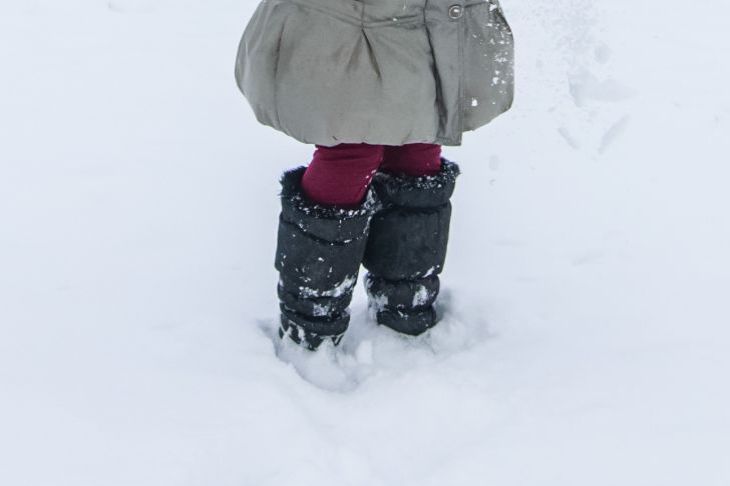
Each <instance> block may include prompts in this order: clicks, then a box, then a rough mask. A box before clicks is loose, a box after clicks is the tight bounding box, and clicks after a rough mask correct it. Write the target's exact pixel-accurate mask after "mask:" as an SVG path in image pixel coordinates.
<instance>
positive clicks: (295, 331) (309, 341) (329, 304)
mask: <svg viewBox="0 0 730 486" xmlns="http://www.w3.org/2000/svg"><path fill="white" fill-rule="evenodd" d="M304 170H305V168H304V167H300V168H298V169H294V170H291V171H288V172H286V173H285V174H284V175H283V176H282V179H281V185H282V192H281V215H280V217H279V232H278V243H277V250H276V262H275V266H276V269H277V270H279V285H278V294H279V301H280V309H281V327H280V329H279V335H280V337H282V338H284V337H285V336H289V337H290V338H291V339H292V340H293V341H295V342H296V343H298V344H300V345H302V346H304V347H306V348H309V349H311V350H314V349H316V348H317V347H318V346H319V345H320V344H321V343H322V342H324V341H325V340H327V339H330V340H332V341H333V342H334V343H335V344H338V343H339V342H340V340H341V338H342V335H343V333H344V332H345V330H346V329H347V326H348V324H349V322H350V315H349V312H348V310H347V308H348V306H349V305H350V301H351V300H352V291H353V288H354V287H355V284H356V282H357V274H358V271H359V269H360V263H361V262H362V257H363V252H364V251H365V245H366V243H367V234H368V227H369V224H370V220H371V218H372V216H373V214H374V212H375V198H374V195H373V192H372V191H368V194H367V196H366V199H365V201H364V202H363V203H362V204H361V205H360V206H359V207H357V208H354V209H344V208H336V207H331V206H323V205H319V204H315V203H313V202H311V201H310V200H308V199H306V197H305V196H304V195H303V194H302V192H301V180H302V175H303V174H304Z"/></svg>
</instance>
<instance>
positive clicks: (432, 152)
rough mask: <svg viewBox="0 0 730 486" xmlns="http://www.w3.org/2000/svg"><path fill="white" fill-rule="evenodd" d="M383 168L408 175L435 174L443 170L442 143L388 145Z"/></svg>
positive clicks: (393, 172)
mask: <svg viewBox="0 0 730 486" xmlns="http://www.w3.org/2000/svg"><path fill="white" fill-rule="evenodd" d="M380 168H381V170H383V171H384V172H389V173H391V174H397V175H406V176H416V177H418V176H425V175H435V174H438V173H439V171H440V170H441V145H435V144H431V143H409V144H406V145H400V146H392V145H389V146H386V147H385V148H384V153H383V163H382V165H381V167H380Z"/></svg>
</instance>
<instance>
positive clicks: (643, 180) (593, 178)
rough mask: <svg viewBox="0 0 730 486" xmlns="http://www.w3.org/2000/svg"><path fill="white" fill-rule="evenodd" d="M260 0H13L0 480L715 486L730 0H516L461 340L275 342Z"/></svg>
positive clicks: (729, 396) (272, 196)
mask: <svg viewBox="0 0 730 486" xmlns="http://www.w3.org/2000/svg"><path fill="white" fill-rule="evenodd" d="M255 6H256V3H255V2H254V1H253V0H0V484H2V485H3V486H26V485H28V486H87V485H88V486H121V485H124V486H127V485H129V486H147V485H149V486H229V485H231V486H233V485H237V486H248V485H252V486H289V485H298V486H307V485H318V486H322V485H338V486H339V485H343V486H344V485H355V486H359V485H368V486H391V485H394V486H395V485H398V486H410V485H414V486H415V485H418V486H428V485H439V486H443V485H449V486H451V485H470V486H471V485H497V486H523V485H524V486H553V485H554V486H573V485H575V486H585V485H591V486H602V485H606V486H609V485H610V486H615V485H623V486H626V485H630V486H653V485H656V486H674V485H676V486H687V485H701V486H727V485H728V484H730V461H729V460H728V456H729V455H730V386H729V385H728V383H730V379H729V377H728V375H730V304H729V303H728V300H729V297H730V218H729V217H728V211H729V209H730V189H729V185H730V166H729V165H728V164H729V163H730V142H729V140H730V137H729V136H728V135H730V133H729V132H728V129H729V128H730V90H729V89H728V86H729V85H730V56H729V54H730V52H729V51H728V49H729V47H728V46H729V45H730V29H728V28H727V18H728V15H730V7H728V5H727V2H723V1H720V0H706V1H704V2H697V3H687V2H680V1H678V0H675V1H671V0H670V1H658V0H645V1H643V2H630V1H628V0H623V1H621V0H619V1H614V2H605V1H599V0H531V1H526V0H503V6H504V9H505V11H506V13H507V15H508V19H509V21H510V23H511V25H512V27H513V30H514V32H515V37H516V40H517V48H518V52H517V55H518V62H517V74H518V79H517V82H518V86H517V88H518V92H517V94H518V96H517V100H516V103H515V106H514V108H513V110H512V111H511V112H510V113H509V114H507V115H505V116H503V117H501V118H500V119H499V120H498V121H496V122H495V123H493V124H492V125H491V126H489V127H487V128H483V129H481V130H479V131H477V132H473V133H469V134H467V135H466V136H465V141H464V145H463V146H462V147H458V148H447V149H445V155H446V156H447V157H449V158H451V159H453V160H455V161H457V162H459V163H460V164H461V166H462V169H463V172H464V174H463V176H462V177H461V178H460V180H459V184H458V187H457V191H456V194H455V197H454V209H455V210H454V219H453V223H452V224H453V236H452V240H451V246H450V248H451V251H450V255H449V259H448V262H447V266H446V271H445V273H444V284H445V287H446V290H445V292H444V294H443V296H442V300H441V302H442V311H443V312H445V314H446V318H445V320H444V322H443V323H442V324H441V325H440V326H439V327H438V328H436V329H435V330H434V331H433V332H432V333H431V334H430V335H427V336H424V337H421V338H419V339H415V340H412V339H406V338H403V337H400V336H398V335H395V334H393V333H391V332H389V331H387V330H385V329H379V328H377V327H376V326H374V325H373V324H372V322H371V321H370V320H369V318H368V315H367V312H366V308H365V299H364V295H363V292H362V287H361V286H360V287H359V289H358V293H357V295H356V298H355V302H354V305H353V322H352V328H351V332H350V333H349V334H348V336H347V338H346V340H345V342H344V345H343V346H342V348H341V349H338V350H337V351H333V350H332V349H325V350H323V351H322V352H320V353H318V354H316V355H311V356H306V355H302V354H299V353H297V352H296V350H292V349H287V348H285V349H280V350H278V355H277V349H276V348H275V345H274V343H273V342H272V339H271V335H272V329H273V328H274V322H275V319H276V296H275V292H274V290H275V285H276V279H277V276H276V273H275V271H274V269H273V256H274V255H273V252H274V244H275V230H276V224H277V212H278V200H277V197H276V195H277V192H278V184H277V180H278V176H279V174H280V173H281V172H282V171H283V170H284V169H286V168H290V167H292V166H294V165H299V164H305V163H306V162H307V161H308V158H309V156H310V154H311V147H308V146H306V145H302V144H299V143H297V142H295V141H292V140H289V139H288V138H287V137H286V136H284V135H282V134H279V133H278V132H275V131H273V130H272V129H269V128H266V127H263V126H259V125H258V124H257V123H256V122H255V120H254V118H253V115H252V113H251V111H250V108H249V107H248V105H247V104H246V102H245V100H244V99H243V97H242V96H241V95H240V94H239V93H238V92H237V91H236V87H235V84H234V80H233V61H234V57H235V51H236V47H237V44H238V40H239V38H240V35H241V33H242V32H243V28H244V26H245V24H246V22H247V20H248V18H249V16H250V15H251V13H252V12H253V9H254V8H255Z"/></svg>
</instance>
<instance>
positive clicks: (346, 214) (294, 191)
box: [281, 167, 377, 243]
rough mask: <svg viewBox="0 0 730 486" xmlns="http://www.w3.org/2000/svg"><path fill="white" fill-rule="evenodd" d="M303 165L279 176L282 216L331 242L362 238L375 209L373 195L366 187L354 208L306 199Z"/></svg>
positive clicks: (375, 204) (285, 219) (344, 241)
mask: <svg viewBox="0 0 730 486" xmlns="http://www.w3.org/2000/svg"><path fill="white" fill-rule="evenodd" d="M305 170H306V168H305V167H298V168H296V169H292V170H289V171H287V172H285V173H284V174H283V175H282V177H281V209H282V211H281V218H282V219H283V220H284V221H286V222H288V223H291V224H294V225H296V226H298V227H299V228H300V229H301V230H302V231H304V232H305V233H308V234H311V235H313V236H315V237H317V238H319V239H322V240H326V241H329V242H333V243H346V242H349V241H351V240H354V239H358V238H360V237H362V236H363V235H364V234H365V232H366V230H367V227H368V223H369V222H370V218H371V217H372V215H373V214H374V212H375V210H376V209H377V208H376V206H377V202H376V198H375V194H374V192H373V191H372V190H368V192H367V195H366V196H365V201H364V202H363V203H362V204H361V205H360V206H358V207H356V208H339V207H336V206H325V205H321V204H317V203H314V202H312V201H311V200H309V199H307V198H306V196H304V194H303V193H302V190H301V181H302V176H303V175H304V171H305Z"/></svg>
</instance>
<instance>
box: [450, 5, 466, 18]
mask: <svg viewBox="0 0 730 486" xmlns="http://www.w3.org/2000/svg"><path fill="white" fill-rule="evenodd" d="M462 15H464V7H462V6H461V5H452V6H450V7H449V18H452V19H460V18H461V16H462Z"/></svg>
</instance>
